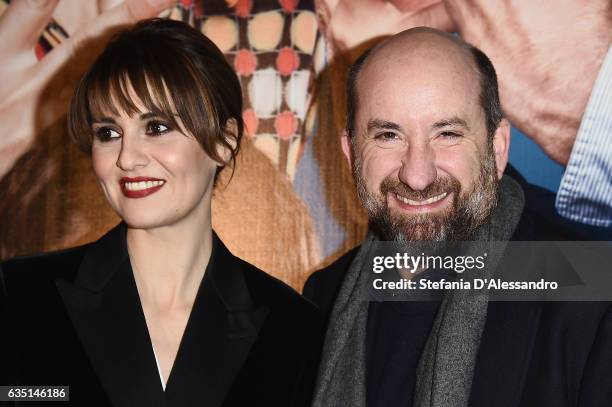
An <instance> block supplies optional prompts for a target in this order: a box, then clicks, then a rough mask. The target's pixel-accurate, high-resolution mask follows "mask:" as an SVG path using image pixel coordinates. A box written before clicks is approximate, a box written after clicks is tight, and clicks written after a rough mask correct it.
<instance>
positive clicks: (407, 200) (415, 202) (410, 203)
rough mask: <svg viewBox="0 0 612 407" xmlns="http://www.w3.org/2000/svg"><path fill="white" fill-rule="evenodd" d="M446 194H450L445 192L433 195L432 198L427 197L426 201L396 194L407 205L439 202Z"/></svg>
mask: <svg viewBox="0 0 612 407" xmlns="http://www.w3.org/2000/svg"><path fill="white" fill-rule="evenodd" d="M446 195H448V192H443V193H441V194H440V195H436V196H432V197H431V198H429V199H426V200H424V201H413V200H412V199H408V198H405V197H403V196H401V195H398V194H395V196H396V197H397V199H399V200H400V201H402V202H403V203H405V204H406V205H414V206H422V205H428V204H432V203H434V202H438V201H439V200H441V199H443V198H444V197H445V196H446Z"/></svg>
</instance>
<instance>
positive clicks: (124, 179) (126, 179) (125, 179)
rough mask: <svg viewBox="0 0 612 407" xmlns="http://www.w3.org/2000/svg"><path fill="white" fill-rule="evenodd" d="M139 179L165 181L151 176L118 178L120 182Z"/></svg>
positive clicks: (138, 180) (137, 180)
mask: <svg viewBox="0 0 612 407" xmlns="http://www.w3.org/2000/svg"><path fill="white" fill-rule="evenodd" d="M140 181H164V182H165V181H166V180H164V179H161V178H151V177H123V178H121V179H120V180H119V182H120V183H122V184H123V183H125V182H140Z"/></svg>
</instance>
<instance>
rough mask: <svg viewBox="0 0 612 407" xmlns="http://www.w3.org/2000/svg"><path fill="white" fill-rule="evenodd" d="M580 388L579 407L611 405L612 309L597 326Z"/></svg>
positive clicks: (610, 308) (609, 309) (611, 308)
mask: <svg viewBox="0 0 612 407" xmlns="http://www.w3.org/2000/svg"><path fill="white" fill-rule="evenodd" d="M580 387H581V388H580V400H579V403H578V405H579V406H584V407H598V406H602V407H603V406H606V407H609V406H611V405H612V307H608V310H607V312H606V313H605V314H604V317H603V318H602V321H601V323H600V325H599V329H598V331H597V336H596V337H595V341H594V343H593V346H592V348H591V352H590V354H589V358H588V360H587V364H586V367H585V370H584V373H583V376H582V384H581V386H580Z"/></svg>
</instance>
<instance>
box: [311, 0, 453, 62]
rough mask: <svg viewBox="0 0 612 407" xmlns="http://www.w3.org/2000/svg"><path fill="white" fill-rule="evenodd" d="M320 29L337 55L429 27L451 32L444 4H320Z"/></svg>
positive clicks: (399, 0)
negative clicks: (371, 42) (383, 39)
mask: <svg viewBox="0 0 612 407" xmlns="http://www.w3.org/2000/svg"><path fill="white" fill-rule="evenodd" d="M315 6H316V11H317V16H318V18H319V29H320V30H321V32H322V33H323V35H324V36H325V38H326V39H327V40H328V41H329V42H330V43H331V45H332V47H333V49H334V51H335V52H346V51H349V50H351V49H353V48H355V47H358V46H359V45H361V44H364V43H366V42H368V41H369V40H371V39H374V38H377V37H382V36H387V35H393V34H395V33H398V32H400V31H403V30H405V29H408V28H411V27H415V26H420V25H427V26H432V27H433V26H435V27H442V28H441V29H443V28H444V29H448V28H450V24H451V22H450V20H449V19H448V16H447V15H446V13H445V12H444V5H443V4H442V2H441V0H316V1H315Z"/></svg>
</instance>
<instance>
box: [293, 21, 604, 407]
mask: <svg viewBox="0 0 612 407" xmlns="http://www.w3.org/2000/svg"><path fill="white" fill-rule="evenodd" d="M347 90H348V98H347V100H348V118H347V127H346V131H345V133H344V134H343V136H342V148H343V151H344V154H345V156H346V158H347V161H348V163H349V166H350V167H351V169H352V171H353V176H354V179H355V183H356V186H357V191H358V195H359V198H360V200H361V203H362V205H363V206H364V208H365V210H366V211H367V213H368V216H369V220H370V225H371V233H370V234H369V235H368V237H367V238H366V240H365V241H364V242H363V244H362V245H361V246H360V247H359V248H357V249H355V250H353V251H351V252H349V253H347V254H346V255H345V256H344V257H342V258H341V259H340V260H338V261H337V262H336V263H334V264H333V265H331V266H330V267H328V268H327V269H325V270H323V271H320V272H317V273H315V274H314V275H313V276H311V277H310V279H309V280H308V282H307V284H306V287H305V289H304V294H305V295H306V296H307V297H309V298H310V299H312V300H313V301H314V302H315V303H317V304H318V305H319V306H320V307H321V308H322V309H323V310H324V311H325V312H328V313H329V327H328V332H327V337H326V343H325V347H324V350H323V355H322V359H321V366H320V371H319V382H318V385H317V389H316V391H315V396H314V397H315V398H314V405H315V406H317V407H318V406H336V405H350V406H365V405H367V406H368V407H371V406H410V405H414V406H419V407H420V406H465V405H470V406H517V405H521V406H541V405H551V406H553V405H554V406H570V405H577V404H579V405H588V406H594V405H603V404H606V403H608V404H609V403H610V401H612V382H611V380H612V379H611V378H612V370H611V369H612V352H610V350H608V347H609V345H608V343H609V342H608V341H610V340H611V339H612V312H611V311H610V303H581V304H578V303H558V302H557V303H552V302H548V303H541V302H526V303H519V302H489V301H488V297H487V296H486V295H487V294H486V293H485V296H484V297H483V296H482V295H481V294H478V293H475V292H470V291H468V290H465V291H460V290H459V291H457V292H448V293H446V294H445V296H444V299H443V300H442V301H441V302H428V303H417V302H404V303H401V302H370V303H369V304H368V302H364V301H362V300H363V298H362V297H360V293H361V292H362V291H361V290H362V288H363V286H364V281H365V280H366V279H365V278H364V277H363V275H364V274H366V273H367V266H368V265H367V264H366V263H367V261H366V260H365V259H366V258H367V256H368V253H370V251H371V250H372V248H373V247H376V246H375V245H377V244H378V242H380V241H394V242H400V243H404V244H405V245H406V246H409V245H408V243H409V242H413V241H416V242H423V241H425V242H427V241H472V240H473V241H481V242H482V241H509V240H563V239H570V238H571V236H569V235H567V234H564V232H563V231H562V230H560V229H559V228H557V227H555V226H554V225H552V224H548V223H546V221H545V220H543V219H541V218H536V217H533V214H532V213H530V212H529V210H527V209H525V198H524V194H523V191H522V188H521V187H520V185H519V184H518V183H517V182H515V181H514V180H512V179H511V178H509V177H508V176H505V175H504V170H505V167H506V164H507V161H508V148H509V142H510V136H509V132H510V130H509V124H508V122H507V121H506V120H505V119H504V118H503V115H502V110H501V106H500V102H499V94H498V88H497V79H496V75H495V70H494V68H493V66H492V64H491V62H490V61H489V59H488V58H487V57H486V56H485V55H484V54H483V53H482V52H481V51H479V50H478V49H476V48H474V47H472V46H470V45H468V44H466V43H464V42H463V41H461V40H460V39H458V38H456V37H453V36H451V35H449V34H445V33H442V32H440V31H436V30H433V29H428V28H416V29H411V30H408V31H404V32H402V33H400V34H397V35H395V36H393V37H391V38H390V39H388V40H386V41H385V42H383V43H381V44H379V45H378V46H377V47H375V48H374V49H372V50H370V51H369V52H367V53H366V54H364V55H363V56H362V57H361V58H360V59H359V60H358V61H357V62H356V63H355V64H354V65H353V67H352V68H351V72H350V73H349V79H348V89H347ZM494 256H495V255H494ZM496 256H497V261H499V259H500V257H501V256H500V255H496ZM370 271H371V269H370Z"/></svg>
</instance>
